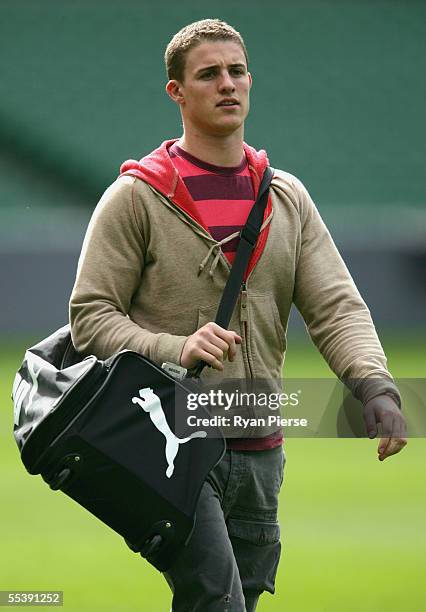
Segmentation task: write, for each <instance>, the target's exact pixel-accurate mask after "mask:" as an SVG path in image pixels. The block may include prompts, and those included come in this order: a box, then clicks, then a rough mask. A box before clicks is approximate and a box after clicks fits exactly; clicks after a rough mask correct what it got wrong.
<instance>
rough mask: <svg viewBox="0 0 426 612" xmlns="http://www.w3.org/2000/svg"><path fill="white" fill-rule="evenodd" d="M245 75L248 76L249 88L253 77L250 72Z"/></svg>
mask: <svg viewBox="0 0 426 612" xmlns="http://www.w3.org/2000/svg"><path fill="white" fill-rule="evenodd" d="M247 76H248V78H249V83H250V89H251V86H252V85H253V79H252V76H251V72H247Z"/></svg>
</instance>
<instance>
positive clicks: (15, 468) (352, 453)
mask: <svg viewBox="0 0 426 612" xmlns="http://www.w3.org/2000/svg"><path fill="white" fill-rule="evenodd" d="M423 337H424V334H423ZM421 338H422V335H421V334H419V335H418V336H417V338H411V339H408V338H407V337H406V338H393V339H391V338H390V339H388V340H386V341H385V342H384V346H385V350H386V352H387V354H388V358H389V366H390V369H391V371H392V372H393V374H394V375H395V376H400V377H403V376H405V377H415V376H418V377H425V370H426V363H425V354H424V348H423V346H422V343H421ZM27 344H28V342H25V341H24V342H15V343H3V345H2V347H1V349H0V376H1V378H0V384H1V388H0V401H1V421H0V425H1V428H0V465H1V468H0V469H1V502H2V503H1V506H0V530H1V540H0V542H1V560H0V590H19V589H21V590H63V591H64V608H65V610H67V612H86V611H87V612H89V611H90V612H95V611H99V612H100V611H102V612H107V611H108V612H133V611H138V610H140V611H143V612H163V611H164V612H167V611H168V610H169V609H170V592H169V588H168V586H167V585H166V583H165V581H164V580H163V578H162V576H161V575H160V574H159V573H158V572H157V571H156V570H154V569H153V568H152V567H151V566H149V565H148V564H147V563H146V562H145V561H143V560H142V559H141V558H140V557H138V556H137V555H135V554H133V553H131V552H130V551H129V550H128V549H127V547H126V546H125V544H124V543H123V542H122V540H121V538H120V537H118V536H116V535H115V534H114V533H113V532H112V531H110V530H109V529H108V528H106V527H105V526H104V525H103V524H102V523H100V522H99V521H98V520H97V519H95V518H94V517H92V516H91V515H90V514H88V513H87V512H86V511H85V510H83V509H82V508H80V507H79V506H78V505H77V504H75V503H74V502H73V501H72V500H70V499H69V498H67V497H66V496H65V495H63V494H61V493H60V492H56V493H54V492H52V491H50V490H49V489H48V487H47V486H46V485H45V484H44V483H43V481H42V480H41V478H40V477H35V476H29V475H28V474H27V473H26V471H25V469H24V467H23V465H22V464H21V463H20V459H19V454H18V450H17V447H16V445H15V442H14V440H13V436H12V422H13V418H12V403H11V401H10V397H9V396H10V388H11V386H12V381H13V376H14V373H15V371H16V369H17V368H18V367H19V365H20V362H21V360H22V356H23V350H24V347H25V346H26V345H27ZM286 375H287V376H288V377H302V376H313V377H315V376H323V375H329V371H328V368H327V366H326V365H325V364H324V363H323V361H322V359H321V357H320V356H319V355H318V354H317V353H316V351H315V350H314V349H313V348H312V346H311V345H309V344H308V343H307V342H302V343H301V344H297V343H296V344H295V345H294V346H293V345H292V344H290V349H289V351H288V358H287V362H286ZM376 447H377V441H371V440H365V439H352V440H348V439H345V440H344V439H340V440H336V439H300V438H299V439H295V438H293V439H290V440H288V441H287V442H286V444H285V450H286V454H287V466H286V473H285V480H284V486H283V488H282V492H281V500H280V503H281V510H280V520H281V526H282V542H283V551H282V557H281V564H280V569H279V572H278V576H277V583H276V587H277V590H276V594H275V596H273V597H272V596H270V595H268V594H265V595H264V596H263V598H261V600H260V603H259V606H258V610H259V612H268V611H270V612H272V611H274V610H277V611H278V610H285V611H287V612H342V611H343V610H344V611H345V612H361V611H362V612H378V611H379V610H386V612H397V611H398V612H399V611H404V612H411V611H412V612H414V611H416V612H418V611H420V610H423V609H424V607H425V603H424V602H425V600H426V581H425V567H426V453H425V450H426V444H425V440H424V439H422V438H418V439H412V440H410V441H409V444H408V446H407V448H406V449H405V450H404V451H403V452H402V453H401V454H400V455H399V456H396V457H392V458H390V459H388V460H386V461H385V462H384V463H380V462H379V461H378V460H377V458H376ZM42 608H43V609H45V607H44V606H43V607H42ZM46 609H47V608H46Z"/></svg>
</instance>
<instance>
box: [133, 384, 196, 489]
mask: <svg viewBox="0 0 426 612" xmlns="http://www.w3.org/2000/svg"><path fill="white" fill-rule="evenodd" d="M139 395H140V398H139V397H132V402H133V403H134V404H139V406H140V407H141V408H142V409H143V410H145V412H148V413H149V417H150V419H151V421H152V422H153V423H154V425H155V427H156V428H157V429H158V431H160V432H161V433H162V434H163V436H164V437H165V438H166V459H167V463H168V467H167V470H166V476H167V478H170V477H171V476H172V474H173V472H174V469H175V466H174V460H175V457H176V455H177V452H178V450H179V444H185V442H189V440H192V438H205V437H206V436H207V432H205V431H196V432H195V433H193V434H191V435H190V436H189V437H188V438H178V437H177V436H175V434H174V433H173V432H172V430H171V429H170V427H169V424H168V423H167V420H166V416H165V414H164V410H163V407H162V405H161V401H160V398H159V397H158V395H156V394H155V393H154V392H153V390H152V389H150V388H149V387H146V388H145V389H139Z"/></svg>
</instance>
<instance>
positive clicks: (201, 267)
mask: <svg viewBox="0 0 426 612" xmlns="http://www.w3.org/2000/svg"><path fill="white" fill-rule="evenodd" d="M273 214H274V211H273V210H272V211H271V214H270V215H268V217H267V218H266V219H265V221H264V222H263V223H262V227H261V228H260V232H261V231H262V230H263V229H264V228H265V227H266V226H267V225H268V223H270V222H271V219H272V216H273ZM260 232H259V233H260ZM239 235H240V232H239V231H238V232H234V233H233V234H230V235H229V236H227V237H226V238H224V239H223V240H221V241H220V242H216V243H215V244H212V246H211V247H210V248H209V250H208V252H207V255H206V256H205V257H204V259H203V261H202V262H201V263H200V265H199V266H198V276H200V274H201V272H202V271H203V270H204V268H205V267H206V264H207V262H208V260H209V259H210V256H211V255H212V253H213V251H214V250H215V249H216V254H215V257H214V259H213V262H212V265H211V266H210V270H209V276H210V278H213V275H214V272H215V270H216V267H217V264H218V263H219V259H220V253H221V247H222V245H224V244H226V243H227V242H230V241H231V240H233V239H234V238H237V237H238V236H239Z"/></svg>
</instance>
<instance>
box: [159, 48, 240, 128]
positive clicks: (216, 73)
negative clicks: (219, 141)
mask: <svg viewBox="0 0 426 612" xmlns="http://www.w3.org/2000/svg"><path fill="white" fill-rule="evenodd" d="M185 59H186V62H185V73H184V79H183V82H179V81H169V83H168V84H167V91H168V93H169V95H171V97H172V98H173V99H174V100H175V101H176V102H177V103H178V104H179V106H180V108H181V111H182V117H183V122H184V126H185V129H192V130H196V131H198V132H202V133H204V134H208V135H213V136H221V135H223V136H226V135H229V134H232V133H233V132H235V131H236V130H239V129H241V130H242V128H243V124H244V120H245V118H246V117H247V114H248V111H249V92H250V87H251V75H250V73H248V72H247V64H246V59H245V55H244V51H243V50H242V48H241V47H240V45H239V44H238V43H235V42H233V41H229V40H220V41H214V42H213V41H206V42H202V43H200V44H199V45H197V46H196V47H194V48H192V49H191V50H190V51H189V52H188V53H187V55H186V58H185ZM172 92H173V94H172Z"/></svg>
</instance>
